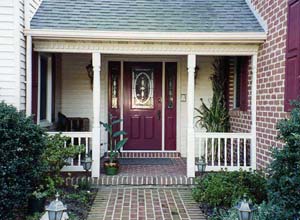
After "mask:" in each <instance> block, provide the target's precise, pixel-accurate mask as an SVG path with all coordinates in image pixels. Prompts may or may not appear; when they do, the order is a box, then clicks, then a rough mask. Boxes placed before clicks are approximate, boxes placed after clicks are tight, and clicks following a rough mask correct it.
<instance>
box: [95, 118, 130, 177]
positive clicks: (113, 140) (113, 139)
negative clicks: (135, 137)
mask: <svg viewBox="0 0 300 220" xmlns="http://www.w3.org/2000/svg"><path fill="white" fill-rule="evenodd" d="M122 121H123V120H122V119H117V120H114V119H113V116H112V114H110V115H109V122H107V123H104V122H100V124H101V125H102V126H103V127H104V128H105V131H107V133H108V139H109V143H108V147H109V154H108V160H106V161H105V162H104V170H105V173H106V175H116V174H117V173H118V171H119V162H118V160H117V159H118V155H119V152H120V150H121V148H122V147H123V146H124V145H125V144H126V142H127V140H128V138H123V139H121V138H120V137H121V136H123V135H127V133H126V132H125V131H122V130H119V131H114V127H115V126H116V125H118V124H120V123H121V122H122Z"/></svg>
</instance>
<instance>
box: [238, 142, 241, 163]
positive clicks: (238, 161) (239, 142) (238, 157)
mask: <svg viewBox="0 0 300 220" xmlns="http://www.w3.org/2000/svg"><path fill="white" fill-rule="evenodd" d="M240 141H241V139H240V138H237V166H238V167H240Z"/></svg>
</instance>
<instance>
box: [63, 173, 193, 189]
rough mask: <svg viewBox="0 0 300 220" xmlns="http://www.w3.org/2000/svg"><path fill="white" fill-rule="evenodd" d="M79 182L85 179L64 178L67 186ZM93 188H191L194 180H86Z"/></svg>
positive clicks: (104, 178)
mask: <svg viewBox="0 0 300 220" xmlns="http://www.w3.org/2000/svg"><path fill="white" fill-rule="evenodd" d="M80 181H86V178H85V177H66V178H65V184H66V185H67V186H72V185H77V184H78V183H79V182H80ZM88 181H89V182H90V183H91V184H92V185H93V186H94V187H98V186H99V187H100V186H128V185H131V186H147V185H148V186H192V185H194V184H195V178H192V177H186V176H118V175H117V176H105V175H103V176H101V177H100V178H91V177H89V178H88Z"/></svg>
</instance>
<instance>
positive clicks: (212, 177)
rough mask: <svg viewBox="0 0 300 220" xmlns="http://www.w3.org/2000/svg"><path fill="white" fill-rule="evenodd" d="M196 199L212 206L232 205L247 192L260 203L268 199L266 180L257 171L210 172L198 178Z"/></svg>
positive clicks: (195, 192)
mask: <svg viewBox="0 0 300 220" xmlns="http://www.w3.org/2000/svg"><path fill="white" fill-rule="evenodd" d="M192 192H193V197H194V199H195V200H196V201H198V202H201V203H204V204H206V205H209V206H211V207H227V208H229V207H231V206H232V205H234V204H236V202H237V201H238V200H239V199H240V198H242V197H243V195H244V194H246V195H247V196H248V197H249V198H250V199H251V200H252V201H254V202H257V203H260V202H262V201H263V200H265V199H266V180H265V178H263V177H262V176H261V175H260V174H258V173H256V172H246V171H239V172H237V171H236V172H226V171H222V172H218V173H209V174H206V175H204V176H203V177H201V178H198V179H197V185H196V187H195V188H194V189H193V191H192Z"/></svg>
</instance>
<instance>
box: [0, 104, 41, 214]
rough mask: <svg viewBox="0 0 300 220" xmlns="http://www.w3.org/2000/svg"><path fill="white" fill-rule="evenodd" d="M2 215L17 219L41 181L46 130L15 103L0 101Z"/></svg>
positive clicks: (0, 188)
mask: <svg viewBox="0 0 300 220" xmlns="http://www.w3.org/2000/svg"><path fill="white" fill-rule="evenodd" d="M0 140H1V141H0V155H1V157H0V186H1V187H0V198H1V199H0V219H16V215H17V214H19V215H23V214H24V213H22V210H23V207H24V206H26V204H27V201H28V198H29V197H30V196H31V194H32V193H33V191H34V189H35V187H36V186H37V185H38V184H39V183H40V181H41V176H42V173H43V172H44V168H45V167H44V166H43V163H42V159H41V157H42V154H43V151H44V149H45V145H46V144H45V139H44V132H43V131H42V129H41V128H39V127H38V126H36V125H35V124H34V123H33V121H32V119H31V118H26V117H25V115H24V114H23V113H21V112H18V111H17V110H16V108H14V107H13V106H9V105H6V104H5V103H3V102H2V103H0Z"/></svg>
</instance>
